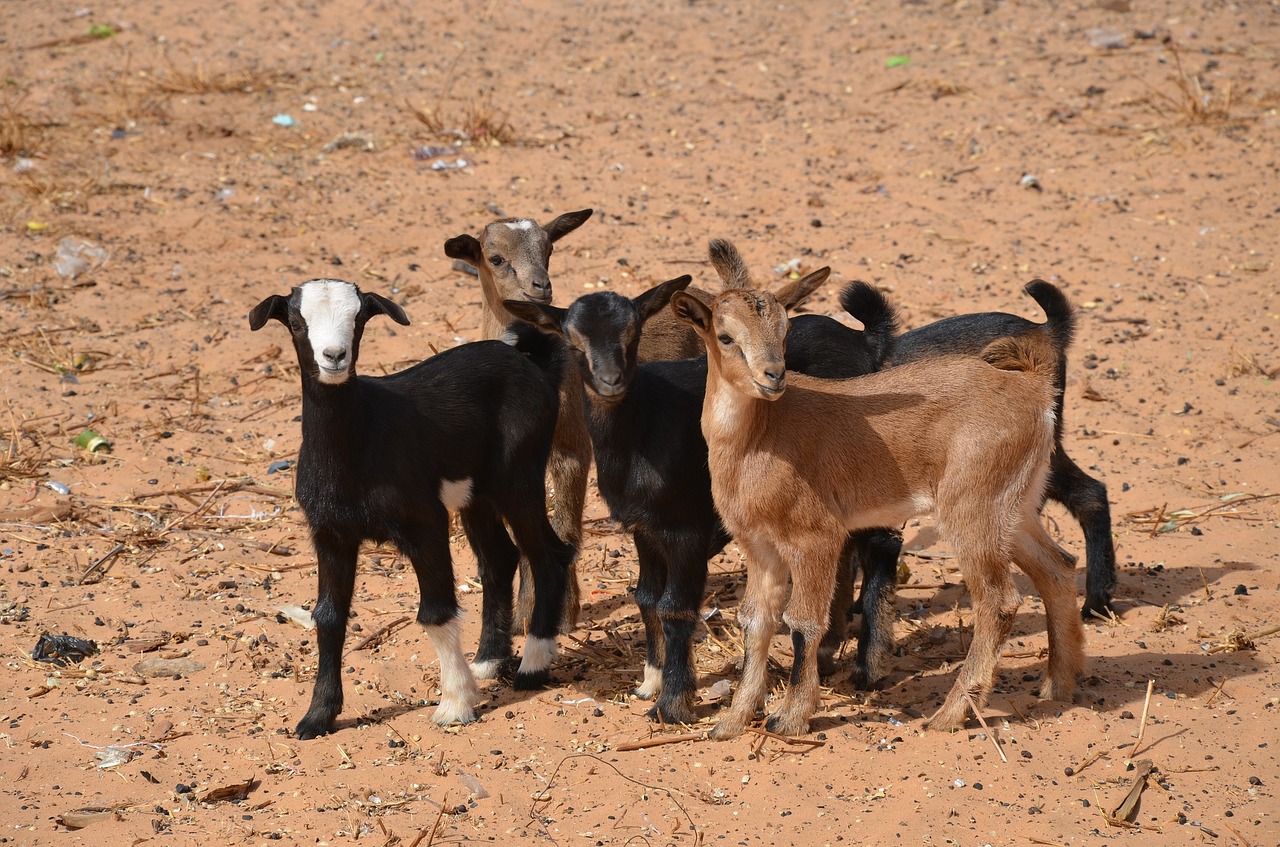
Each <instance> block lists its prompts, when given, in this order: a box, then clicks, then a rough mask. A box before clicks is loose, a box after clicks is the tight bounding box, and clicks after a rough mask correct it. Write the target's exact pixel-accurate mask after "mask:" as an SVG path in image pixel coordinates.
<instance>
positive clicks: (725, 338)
mask: <svg viewBox="0 0 1280 847" xmlns="http://www.w3.org/2000/svg"><path fill="white" fill-rule="evenodd" d="M717 340H718V341H719V342H720V343H721V344H726V345H728V344H732V343H733V336H730V335H725V334H723V333H721V334H720V336H719V338H718V339H717Z"/></svg>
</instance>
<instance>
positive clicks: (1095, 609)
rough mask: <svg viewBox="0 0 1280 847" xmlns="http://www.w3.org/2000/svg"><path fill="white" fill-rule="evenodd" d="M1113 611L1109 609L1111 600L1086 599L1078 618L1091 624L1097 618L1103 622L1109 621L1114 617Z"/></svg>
mask: <svg viewBox="0 0 1280 847" xmlns="http://www.w3.org/2000/svg"><path fill="white" fill-rule="evenodd" d="M1115 616H1116V613H1115V610H1114V609H1113V608H1112V607H1111V598H1109V597H1086V598H1085V601H1084V608H1082V609H1081V610H1080V617H1082V618H1084V619H1085V621H1087V622H1089V623H1092V622H1093V621H1096V620H1098V619H1099V618H1101V619H1103V620H1111V618H1113V617H1115Z"/></svg>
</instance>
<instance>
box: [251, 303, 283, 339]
mask: <svg viewBox="0 0 1280 847" xmlns="http://www.w3.org/2000/svg"><path fill="white" fill-rule="evenodd" d="M272 318H275V319H276V320H278V321H280V323H282V324H287V323H289V298H288V297H282V296H280V295H279V294H272V295H271V296H270V297H268V298H267V299H266V300H263V301H262V302H261V303H259V304H258V305H256V306H254V307H253V311H251V312H250V313H249V329H252V330H254V331H255V332H256V331H257V330H260V329H262V328H263V327H264V326H266V325H267V321H269V320H271V319H272Z"/></svg>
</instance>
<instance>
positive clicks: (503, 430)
mask: <svg viewBox="0 0 1280 847" xmlns="http://www.w3.org/2000/svg"><path fill="white" fill-rule="evenodd" d="M374 315H387V316H388V317H390V318H391V319H392V320H394V321H396V322H397V323H400V324H408V323H409V319H408V317H407V316H406V315H405V313H404V310H403V309H401V308H400V306H398V305H396V304H395V303H393V302H392V301H390V300H387V299H386V298H384V297H380V296H379V295H377V294H372V293H368V292H361V291H360V290H359V289H358V288H356V286H354V285H352V284H350V283H347V282H342V281H339V280H328V279H318V280H311V281H309V282H306V283H303V284H302V285H300V286H298V287H297V288H294V289H293V291H292V293H291V294H290V295H288V296H282V295H278V294H277V295H272V296H270V297H268V298H266V299H265V300H263V301H262V302H261V303H260V304H258V305H257V306H256V307H255V308H254V309H253V311H251V312H250V313H249V326H250V327H251V328H252V329H255V330H257V329H261V328H262V327H263V326H264V325H265V324H266V322H267V321H268V320H270V319H275V320H278V321H280V322H281V323H283V324H284V325H285V326H287V327H288V328H289V330H290V332H291V333H292V335H293V346H294V349H295V351H296V352H297V355H298V364H299V365H300V367H301V371H302V446H301V448H300V450H299V453H298V471H297V497H298V502H299V503H300V504H301V505H302V509H303V512H304V513H305V514H306V516H307V522H308V524H309V525H310V527H311V538H312V542H313V543H314V545H315V550H316V558H317V559H318V561H319V592H318V599H317V601H316V605H315V609H314V611H313V617H314V618H315V622H316V642H317V646H318V649H319V660H318V668H317V671H316V684H315V690H314V692H313V694H312V699H311V707H310V709H308V711H307V713H306V715H305V716H304V717H303V718H302V720H301V721H299V723H298V728H297V733H298V737H299V738H302V739H307V738H314V737H316V736H319V735H324V734H325V733H328V732H330V731H332V729H333V723H334V719H335V718H336V717H337V715H338V713H339V712H340V711H341V710H342V679H341V676H340V665H341V658H342V645H343V642H344V640H345V638H346V626H347V616H348V614H349V612H350V609H351V598H352V593H353V591H354V589H355V578H356V559H357V553H358V551H359V547H360V543H361V542H362V541H365V540H373V541H378V542H383V541H391V542H394V543H395V545H396V546H397V547H399V549H400V550H401V552H402V553H404V555H405V556H406V557H408V559H409V561H410V562H411V563H412V564H413V569H414V571H415V573H416V574H417V577H418V589H419V592H420V594H421V600H420V605H419V608H418V621H419V622H420V623H421V624H423V625H424V626H425V627H426V632H427V636H428V637H429V638H430V640H431V643H432V645H433V646H434V647H435V650H436V653H437V655H438V656H439V659H440V688H441V692H442V696H441V698H440V706H439V708H438V709H437V710H436V712H435V714H434V716H433V720H435V722H436V723H439V724H448V723H452V722H455V721H457V722H461V723H469V722H470V721H473V720H475V719H476V713H475V704H476V701H477V700H478V690H477V687H476V682H475V678H474V676H473V674H472V670H471V668H470V667H468V665H467V663H466V661H465V659H464V657H463V654H462V648H461V646H460V643H459V629H458V604H457V599H456V597H455V595H454V578H453V563H452V561H451V557H450V553H449V510H451V509H453V510H458V511H460V512H461V516H462V525H463V528H464V529H465V530H466V533H467V538H468V540H469V541H470V542H471V547H472V549H473V550H474V551H475V555H476V559H477V561H478V563H479V572H480V579H481V582H482V584H483V586H484V599H483V618H482V630H481V637H480V647H479V649H478V651H477V653H476V661H477V662H497V661H507V660H509V657H510V656H511V633H510V629H511V584H512V579H513V578H514V576H515V569H516V562H517V560H518V559H519V557H520V554H521V553H523V554H524V555H526V556H527V557H528V559H529V561H530V563H531V564H532V567H533V575H534V580H535V583H536V601H535V606H534V612H533V619H532V624H531V627H530V631H529V638H528V640H527V642H526V645H525V652H524V658H523V661H522V662H521V665H520V668H519V671H518V672H517V674H516V679H515V683H516V687H518V688H519V687H533V686H536V685H540V684H542V683H543V682H544V681H545V680H546V678H547V667H548V665H549V664H550V662H551V659H552V658H553V657H554V655H555V648H556V643H555V635H556V629H557V624H558V622H559V618H560V607H559V601H560V598H561V597H562V596H563V595H564V592H565V581H566V574H567V571H568V567H569V563H570V562H571V561H573V557H574V555H575V552H576V551H575V550H574V549H573V547H571V546H570V545H568V544H566V543H564V542H563V541H561V540H560V538H559V537H558V536H557V535H556V533H555V532H554V531H553V530H552V528H551V525H550V524H549V523H548V521H547V515H546V511H545V510H544V508H543V504H544V496H543V483H542V480H543V475H544V473H545V470H546V464H547V455H548V453H549V452H550V449H551V438H552V431H553V429H554V427H555V420H556V413H557V409H558V395H557V390H556V386H557V384H558V382H559V379H560V371H561V369H562V367H563V365H564V361H565V359H564V357H565V356H566V355H567V354H565V353H564V352H563V349H564V348H563V345H562V344H561V343H560V342H559V340H558V339H554V338H552V337H549V336H546V335H542V334H540V333H533V332H532V331H531V332H530V333H529V334H528V335H529V336H530V338H528V339H526V341H527V346H529V347H530V349H529V351H528V352H529V353H530V355H529V356H526V355H524V354H523V353H521V352H520V351H519V350H517V349H516V348H514V347H511V346H508V345H506V344H503V343H502V342H499V341H485V342H477V343H474V344H465V345H462V346H460V347H456V348H453V349H451V350H447V351H445V352H443V353H440V354H439V355H437V356H434V357H432V358H430V359H428V360H426V361H425V362H421V363H419V364H417V365H414V366H413V367H410V368H408V369H406V370H403V371H400V372H399V373H394V374H390V375H389V376H383V377H369V376H358V375H356V373H355V365H356V359H357V357H358V355H359V352H360V339H361V336H362V334H363V332H364V326H365V322H366V321H367V320H368V319H369V318H371V317H373V316H374ZM535 335H536V337H533V336H535ZM539 339H541V341H539ZM504 521H505V522H506V524H507V525H508V526H510V528H511V533H512V535H514V536H515V543H514V544H513V543H512V540H511V537H510V536H508V534H507V530H506V529H505V528H504V526H503V522H504Z"/></svg>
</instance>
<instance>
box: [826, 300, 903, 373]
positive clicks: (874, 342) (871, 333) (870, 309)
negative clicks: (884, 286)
mask: <svg viewBox="0 0 1280 847" xmlns="http://www.w3.org/2000/svg"><path fill="white" fill-rule="evenodd" d="M840 306H841V308H843V309H844V310H845V311H846V312H848V313H849V314H850V315H853V317H855V318H857V319H858V320H859V321H860V322H861V323H862V326H863V331H864V336H865V338H866V341H867V343H868V344H869V345H870V347H871V350H872V354H873V356H874V357H875V359H876V361H877V363H883V362H886V361H888V360H889V359H891V358H892V357H893V347H894V343H895V342H896V340H897V337H898V311H897V310H896V309H895V308H893V304H892V303H890V302H889V299H888V298H887V297H885V296H884V294H882V293H881V292H880V290H879V289H878V288H876V287H875V286H874V285H872V284H871V283H868V282H851V283H849V284H848V285H846V286H845V287H844V290H842V291H841V292H840Z"/></svg>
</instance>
